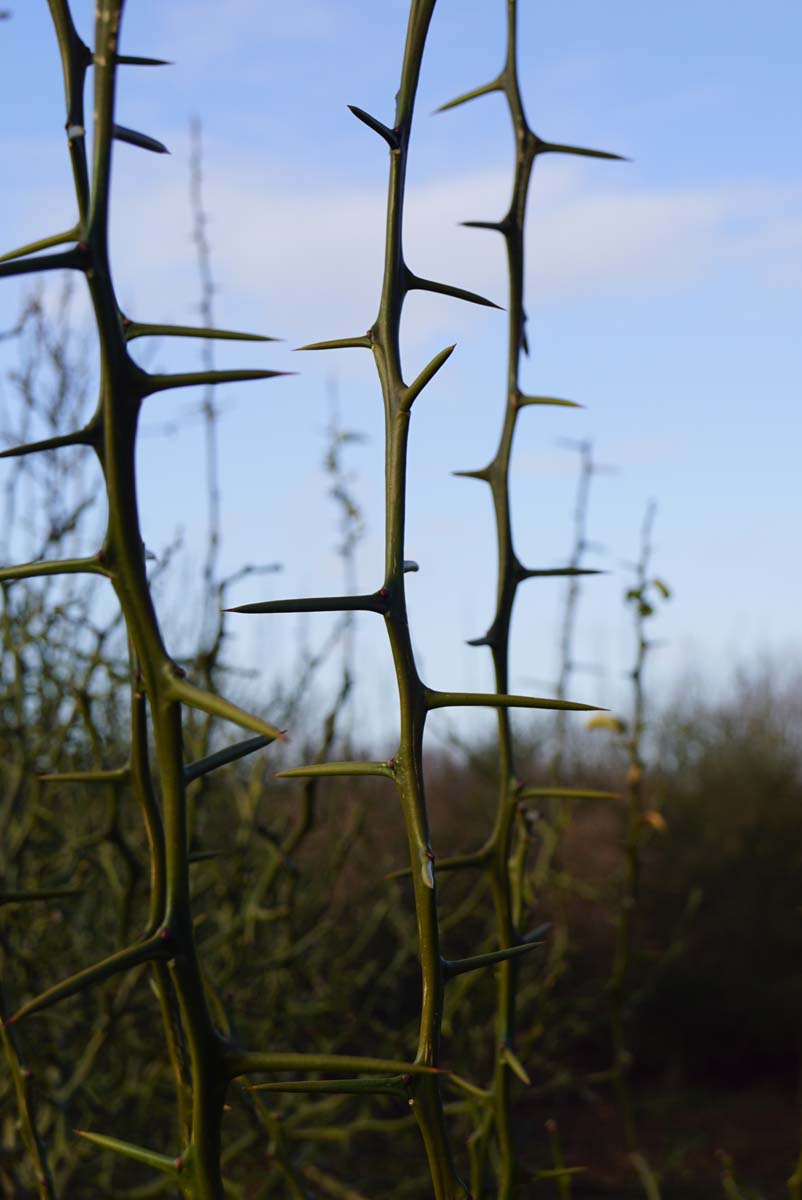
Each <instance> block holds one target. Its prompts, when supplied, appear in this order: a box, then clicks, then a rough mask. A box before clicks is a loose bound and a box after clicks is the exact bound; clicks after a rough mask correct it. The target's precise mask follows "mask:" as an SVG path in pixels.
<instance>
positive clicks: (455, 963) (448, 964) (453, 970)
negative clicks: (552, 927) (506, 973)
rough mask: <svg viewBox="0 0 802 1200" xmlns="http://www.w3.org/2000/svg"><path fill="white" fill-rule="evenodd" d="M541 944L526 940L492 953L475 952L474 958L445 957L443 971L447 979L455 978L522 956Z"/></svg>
mask: <svg viewBox="0 0 802 1200" xmlns="http://www.w3.org/2000/svg"><path fill="white" fill-rule="evenodd" d="M539 944H540V943H538V942H525V943H524V944H523V945H521V946H509V947H508V948H507V949H506V950H493V951H492V952H491V953H490V954H475V955H474V956H473V957H472V958H456V959H443V971H444V973H445V976H446V978H447V979H454V978H455V976H457V975H465V974H467V972H468V971H479V970H481V969H482V967H492V966H495V964H496V963H500V962H507V961H508V960H509V959H511V958H520V957H521V955H522V954H528V953H529V951H530V950H534V949H535V947H536V946H538V945H539Z"/></svg>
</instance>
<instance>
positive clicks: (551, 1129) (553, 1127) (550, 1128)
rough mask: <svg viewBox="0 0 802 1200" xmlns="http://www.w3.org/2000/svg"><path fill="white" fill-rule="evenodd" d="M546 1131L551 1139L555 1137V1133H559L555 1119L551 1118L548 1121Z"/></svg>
mask: <svg viewBox="0 0 802 1200" xmlns="http://www.w3.org/2000/svg"><path fill="white" fill-rule="evenodd" d="M545 1129H546V1133H547V1134H548V1135H549V1137H554V1135H555V1133H556V1132H557V1122H556V1121H555V1120H554V1117H549V1119H548V1121H547V1122H546V1125H545Z"/></svg>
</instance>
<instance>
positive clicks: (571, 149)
mask: <svg viewBox="0 0 802 1200" xmlns="http://www.w3.org/2000/svg"><path fill="white" fill-rule="evenodd" d="M534 152H535V154H575V155H578V156H579V157H580V158H605V159H608V160H609V161H611V162H631V161H632V160H631V159H629V158H626V157H625V156H624V155H623V154H610V153H608V151H606V150H587V149H586V148H585V147H584V146H564V145H562V144H561V143H560V142H543V141H541V139H540V138H539V137H537V136H535V140H534Z"/></svg>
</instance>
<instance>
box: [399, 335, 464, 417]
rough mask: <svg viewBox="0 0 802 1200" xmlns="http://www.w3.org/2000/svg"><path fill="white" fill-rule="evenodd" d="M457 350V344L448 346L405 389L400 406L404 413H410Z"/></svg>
mask: <svg viewBox="0 0 802 1200" xmlns="http://www.w3.org/2000/svg"><path fill="white" fill-rule="evenodd" d="M456 348H457V347H456V344H455V345H453V346H446V348H445V350H441V351H440V353H439V354H435V356H434V358H433V359H432V361H431V362H430V363H428V364H427V365H426V366H425V367H424V368H423V370H422V371H421V373H420V375H418V377H417V378H416V379H415V380H414V381H413V382H412V383H411V384H410V385H409V387H407V388H405V389H404V392H403V393H402V396H401V405H400V407H401V411H402V412H409V410H410V409H411V408H412V405H413V404H414V403H415V401H416V400H417V398H418V396H419V395H420V394H421V392H422V391H423V389H424V388H425V387H426V384H427V383H429V382H430V380H432V379H433V378H434V376H435V375H436V374H437V372H438V371H439V370H440V368H441V367H442V366H443V364H444V363H445V362H446V361H447V360H448V359H449V358H450V357H451V355H452V354H453V353H454V351H455V350H456Z"/></svg>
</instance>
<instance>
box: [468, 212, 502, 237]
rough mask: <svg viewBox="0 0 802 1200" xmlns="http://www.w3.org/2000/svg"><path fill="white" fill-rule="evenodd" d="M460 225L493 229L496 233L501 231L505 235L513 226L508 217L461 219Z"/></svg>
mask: <svg viewBox="0 0 802 1200" xmlns="http://www.w3.org/2000/svg"><path fill="white" fill-rule="evenodd" d="M460 225H461V226H462V227H463V229H492V230H493V232H494V233H501V234H503V235H504V236H505V237H506V236H507V235H508V234H509V232H510V228H511V226H510V222H509V218H508V217H505V218H504V220H503V221H460Z"/></svg>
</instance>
